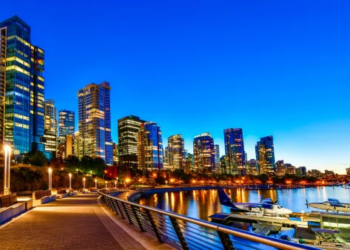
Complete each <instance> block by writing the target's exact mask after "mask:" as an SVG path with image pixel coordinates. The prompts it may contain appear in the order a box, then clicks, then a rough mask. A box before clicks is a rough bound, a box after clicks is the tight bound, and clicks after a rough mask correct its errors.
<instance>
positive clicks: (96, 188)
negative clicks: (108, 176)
mask: <svg viewBox="0 0 350 250" xmlns="http://www.w3.org/2000/svg"><path fill="white" fill-rule="evenodd" d="M95 188H96V189H97V179H95Z"/></svg>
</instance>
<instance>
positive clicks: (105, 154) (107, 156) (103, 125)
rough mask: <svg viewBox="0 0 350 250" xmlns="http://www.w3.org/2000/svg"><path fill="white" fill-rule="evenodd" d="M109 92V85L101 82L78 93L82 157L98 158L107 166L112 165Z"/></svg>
mask: <svg viewBox="0 0 350 250" xmlns="http://www.w3.org/2000/svg"><path fill="white" fill-rule="evenodd" d="M110 90H111V87H110V85H109V83H108V82H102V83H101V84H95V83H91V84H88V85H86V86H85V88H84V89H81V90H79V91H78V102H79V106H78V108H79V137H80V139H81V143H82V155H83V156H84V155H87V156H91V157H100V158H102V159H104V160H105V162H106V164H108V165H112V164H113V145H112V137H111V107H110V106H111V105H110Z"/></svg>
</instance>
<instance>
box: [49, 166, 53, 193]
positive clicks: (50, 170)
mask: <svg viewBox="0 0 350 250" xmlns="http://www.w3.org/2000/svg"><path fill="white" fill-rule="evenodd" d="M51 189H52V169H51V168H49V190H51Z"/></svg>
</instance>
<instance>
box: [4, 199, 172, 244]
mask: <svg viewBox="0 0 350 250" xmlns="http://www.w3.org/2000/svg"><path fill="white" fill-rule="evenodd" d="M97 197H98V196H97V195H96V194H85V195H77V196H73V197H70V198H65V199H61V200H57V201H55V202H52V203H48V204H45V205H42V206H40V207H36V208H34V209H33V210H31V211H29V212H27V213H25V214H23V215H21V216H20V217H18V218H16V219H14V220H12V221H11V222H9V223H7V224H5V225H3V226H0V249H1V250H5V249H6V250H7V249H94V250H97V249H128V250H129V249H130V250H134V249H135V250H136V249H137V250H142V249H169V248H168V246H167V245H164V244H162V245H160V244H158V243H157V242H156V241H155V240H154V239H153V238H152V236H151V235H150V234H148V233H142V238H143V241H144V242H142V241H141V242H142V244H141V243H140V242H139V241H138V240H137V238H141V237H140V236H139V237H137V234H141V233H138V232H137V231H134V232H131V233H130V228H128V229H126V230H127V231H128V233H127V232H126V231H125V230H124V229H123V228H124V226H123V224H121V223H116V222H117V220H118V218H113V216H114V215H112V214H111V213H110V212H108V211H107V209H106V208H103V207H102V206H101V205H100V204H99V203H98V201H97ZM114 217H116V216H114ZM128 226H129V227H131V226H130V225H128ZM145 238H146V239H147V238H149V242H147V241H146V243H145ZM145 246H146V247H145ZM161 246H163V247H161Z"/></svg>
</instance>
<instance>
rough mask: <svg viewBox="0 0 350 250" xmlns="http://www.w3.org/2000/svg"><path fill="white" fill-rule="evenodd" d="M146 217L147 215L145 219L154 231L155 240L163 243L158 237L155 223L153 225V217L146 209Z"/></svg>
mask: <svg viewBox="0 0 350 250" xmlns="http://www.w3.org/2000/svg"><path fill="white" fill-rule="evenodd" d="M146 215H147V218H148V220H149V222H150V223H151V226H152V228H153V231H154V233H155V235H156V236H157V239H158V241H159V243H163V241H162V238H161V237H160V235H159V232H158V229H157V226H156V223H154V220H153V217H152V215H151V213H150V211H149V210H147V209H146Z"/></svg>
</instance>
